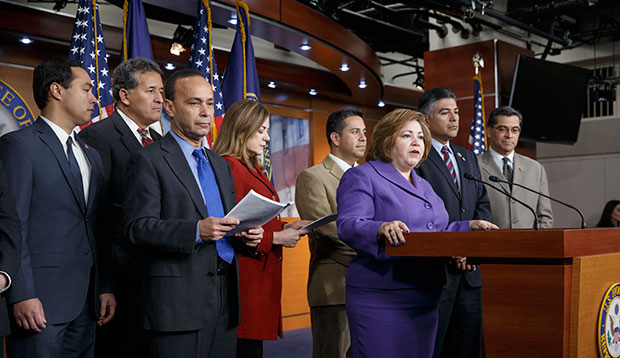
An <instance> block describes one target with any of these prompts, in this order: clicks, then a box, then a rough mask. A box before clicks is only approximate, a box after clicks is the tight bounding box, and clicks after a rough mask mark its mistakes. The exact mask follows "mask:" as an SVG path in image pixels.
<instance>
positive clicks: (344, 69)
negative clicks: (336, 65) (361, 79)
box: [340, 63, 351, 72]
mask: <svg viewBox="0 0 620 358" xmlns="http://www.w3.org/2000/svg"><path fill="white" fill-rule="evenodd" d="M350 69H351V68H350V67H349V65H347V64H346V63H343V64H342V66H340V71H342V72H347V71H348V70H350Z"/></svg>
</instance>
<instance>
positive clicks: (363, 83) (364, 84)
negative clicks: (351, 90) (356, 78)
mask: <svg viewBox="0 0 620 358" xmlns="http://www.w3.org/2000/svg"><path fill="white" fill-rule="evenodd" d="M357 87H359V88H361V89H364V88H366V87H368V85H367V84H366V81H364V80H361V81H360V84H359V85H357Z"/></svg>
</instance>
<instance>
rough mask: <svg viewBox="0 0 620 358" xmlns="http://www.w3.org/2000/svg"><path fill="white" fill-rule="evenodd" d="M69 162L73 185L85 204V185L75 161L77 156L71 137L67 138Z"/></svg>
mask: <svg viewBox="0 0 620 358" xmlns="http://www.w3.org/2000/svg"><path fill="white" fill-rule="evenodd" d="M67 160H68V161H69V168H70V169H71V176H73V178H72V179H73V184H74V186H75V187H76V189H77V191H78V196H79V197H80V198H79V200H80V202H82V203H84V201H85V198H84V184H83V183H82V172H80V167H79V166H78V162H77V160H76V159H75V155H74V154H73V139H71V136H69V138H67Z"/></svg>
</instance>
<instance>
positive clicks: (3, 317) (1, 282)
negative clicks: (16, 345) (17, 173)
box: [0, 161, 21, 351]
mask: <svg viewBox="0 0 620 358" xmlns="http://www.w3.org/2000/svg"><path fill="white" fill-rule="evenodd" d="M20 235H21V228H20V226H19V219H18V217H17V210H16V209H15V201H14V200H13V195H12V194H11V192H10V191H9V188H8V182H7V178H6V170H5V169H4V165H2V162H1V161H0V351H2V348H3V346H4V341H3V337H4V336H6V335H8V334H9V333H10V332H11V330H10V327H9V314H8V312H7V308H6V302H5V296H6V292H7V290H8V289H9V288H10V287H11V277H14V276H15V272H16V271H17V267H18V266H19V261H20V260H19V259H20V250H21V236H20Z"/></svg>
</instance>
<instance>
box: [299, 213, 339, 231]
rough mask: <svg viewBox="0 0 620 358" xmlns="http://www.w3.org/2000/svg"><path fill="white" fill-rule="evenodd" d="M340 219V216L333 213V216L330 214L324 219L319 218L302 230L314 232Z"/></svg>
mask: <svg viewBox="0 0 620 358" xmlns="http://www.w3.org/2000/svg"><path fill="white" fill-rule="evenodd" d="M337 218H338V214H337V213H333V214H329V215H325V216H323V217H322V218H318V219H316V220H314V221H313V222H311V223H310V224H308V225H306V226H304V227H303V228H302V229H305V230H308V231H310V230H314V229H316V228H317V227H319V226H323V225H325V224H329V223H330V222H332V221H334V220H336V219H337Z"/></svg>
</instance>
